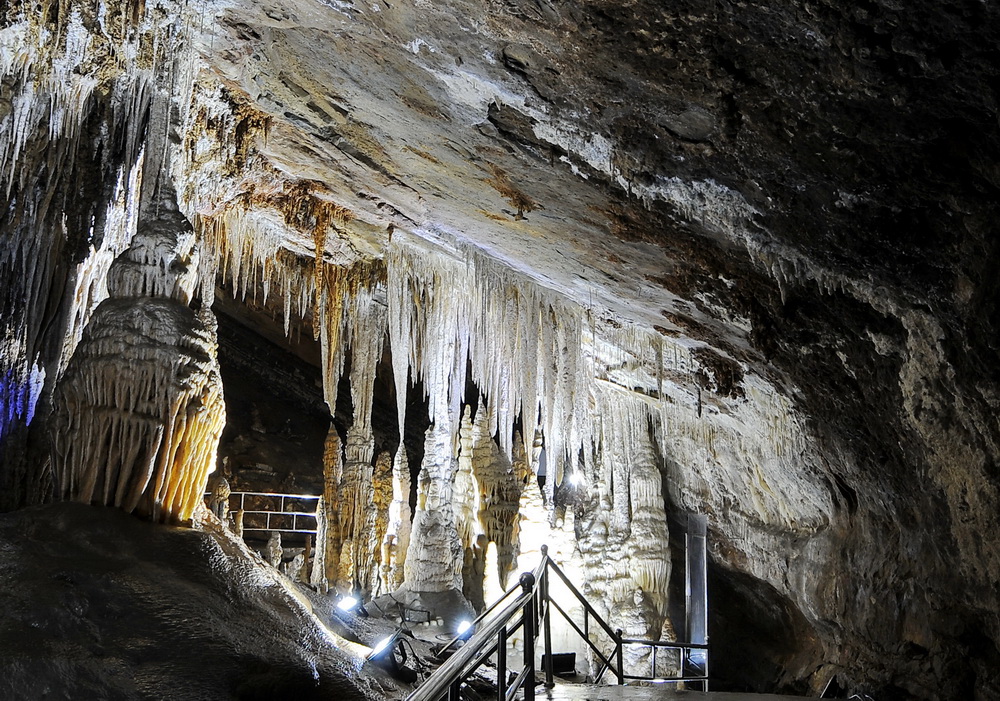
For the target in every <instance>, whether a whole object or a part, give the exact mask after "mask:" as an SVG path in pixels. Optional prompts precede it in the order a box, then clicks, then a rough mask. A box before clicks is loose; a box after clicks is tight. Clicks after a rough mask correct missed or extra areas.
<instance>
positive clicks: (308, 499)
mask: <svg viewBox="0 0 1000 701" xmlns="http://www.w3.org/2000/svg"><path fill="white" fill-rule="evenodd" d="M248 497H250V498H251V499H253V498H256V500H257V501H258V502H260V501H266V502H270V504H271V505H274V503H275V501H277V507H278V508H276V509H273V508H271V509H265V508H262V507H261V505H260V504H259V503H258V504H254V506H256V507H257V508H253V509H248V508H246V502H247V498H248ZM319 500H320V497H319V496H316V495H312V494H281V493H279V492H231V493H230V494H229V512H230V513H231V514H233V513H237V512H239V511H242V512H243V532H244V533H248V532H274V531H276V532H278V533H306V534H312V535H316V531H317V527H316V506H317V505H318V504H319ZM302 502H305V503H306V504H308V503H312V511H304V510H303V509H304V508H306V507H305V506H304V504H302ZM234 505H235V507H234ZM248 516H249V517H250V518H249V519H248V518H247V517H248ZM261 516H262V517H263V519H260V518H255V517H261ZM289 517H291V523H288V518H289ZM272 519H274V521H275V523H272ZM261 521H262V522H263V525H261ZM300 521H304V522H305V523H300Z"/></svg>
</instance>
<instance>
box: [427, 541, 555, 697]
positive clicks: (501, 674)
mask: <svg viewBox="0 0 1000 701" xmlns="http://www.w3.org/2000/svg"><path fill="white" fill-rule="evenodd" d="M544 571H545V558H544V557H543V558H542V562H541V563H540V564H539V565H538V567H537V568H536V569H535V572H534V573H532V572H525V573H524V574H522V575H521V577H520V580H519V582H518V583H519V585H520V589H521V593H520V594H518V595H517V597H516V598H514V599H513V600H512V601H511V602H510V603H509V604H507V606H505V607H504V608H503V609H502V610H501V611H500V612H499V613H498V614H497V615H496V616H494V617H493V618H491V619H489V620H487V621H485V622H484V623H483V626H482V628H480V629H479V630H477V631H476V632H475V634H474V635H473V636H472V637H471V638H469V640H468V641H466V642H465V644H464V645H462V647H459V648H457V649H456V651H455V652H454V654H452V656H451V657H449V658H448V659H447V660H445V662H444V664H442V665H441V666H440V667H439V668H438V669H436V670H435V671H434V673H433V674H431V675H430V676H429V677H428V678H427V680H426V681H425V682H424V683H423V684H421V685H420V687H419V688H417V690H416V691H414V692H413V693H412V694H410V695H409V696H408V697H407V701H438V699H441V698H442V697H444V696H445V695H447V696H448V698H449V700H450V701H458V699H459V689H460V688H461V685H462V683H463V682H464V681H465V680H466V679H468V678H469V676H470V675H472V673H473V672H475V671H476V669H478V668H479V666H480V665H482V664H483V663H484V662H485V661H486V660H487V659H489V657H490V656H491V655H492V654H493V653H494V652H496V653H497V656H498V658H499V659H498V664H497V695H498V699H500V700H501V701H509V699H511V698H513V696H514V694H516V693H517V689H518V688H519V687H522V686H523V687H524V698H525V701H532V700H533V699H534V690H535V687H534V684H525V681H526V680H527V679H528V677H529V676H531V677H534V673H535V645H534V640H535V637H536V634H537V633H536V632H537V630H538V628H537V625H536V609H535V603H536V602H535V597H536V593H537V584H538V579H539V577H541V576H543V575H544ZM516 590H517V588H516V587H515V588H512V589H510V590H508V591H507V592H505V593H504V596H503V597H502V598H507V597H508V596H509V595H510V594H511V593H512V592H514V591H516ZM519 613H520V614H521V617H520V619H519V620H516V621H515V620H514V618H515V616H517V615H518V614H519ZM480 618H482V616H481V617H480ZM520 628H523V629H524V667H523V668H522V670H521V672H520V673H519V674H518V675H517V677H515V679H514V681H513V683H512V684H510V685H509V686H508V684H507V679H506V677H507V669H506V667H507V665H506V660H507V638H509V637H510V635H511V634H512V633H514V632H516V631H517V630H518V629H520ZM454 642H455V641H454V640H453V641H452V642H450V643H448V645H446V646H445V647H444V648H442V651H443V650H445V649H447V648H449V647H450V646H451V645H453V644H454ZM439 654H440V653H439Z"/></svg>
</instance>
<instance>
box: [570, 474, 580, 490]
mask: <svg viewBox="0 0 1000 701" xmlns="http://www.w3.org/2000/svg"><path fill="white" fill-rule="evenodd" d="M569 483H570V484H572V485H573V486H574V487H578V486H580V485H581V484H583V475H582V474H580V473H579V472H575V471H574V472H573V474H571V475H570V476H569Z"/></svg>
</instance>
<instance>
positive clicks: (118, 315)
mask: <svg viewBox="0 0 1000 701" xmlns="http://www.w3.org/2000/svg"><path fill="white" fill-rule="evenodd" d="M196 267H197V265H196V253H195V249H194V239H193V234H192V232H191V229H190V226H189V225H188V224H187V222H186V220H185V219H184V218H183V216H181V215H180V214H179V213H178V212H176V211H175V210H170V209H168V208H166V207H165V208H164V212H163V216H162V218H159V219H155V220H152V221H149V222H146V223H144V224H143V225H142V226H141V227H140V230H139V232H138V233H137V234H136V237H135V239H134V241H133V244H132V246H131V247H130V248H129V249H128V250H127V251H125V252H124V253H123V254H122V255H121V256H119V258H118V259H117V260H116V261H115V263H114V265H112V267H111V270H110V273H109V276H108V291H109V293H110V297H109V298H108V299H107V300H105V301H104V302H102V303H101V305H100V306H99V307H98V308H97V310H96V311H95V312H94V314H93V316H92V318H91V320H90V323H89V324H88V325H87V327H86V329H85V330H84V334H83V338H82V340H81V341H80V344H79V345H78V347H77V349H76V353H75V354H74V356H73V358H72V360H71V361H70V363H69V365H68V367H67V370H66V374H65V375H64V376H63V378H62V380H61V382H60V385H59V388H58V392H57V399H56V413H55V417H54V436H53V452H52V466H53V472H54V475H55V478H56V483H57V489H58V493H59V495H60V496H61V498H63V499H72V500H76V501H82V502H86V503H96V504H106V505H114V506H118V507H121V508H123V509H125V510H126V511H136V510H137V511H139V512H140V513H141V514H143V515H145V516H147V517H150V518H152V519H153V520H156V521H169V522H186V521H189V520H190V519H191V516H192V515H193V513H194V510H195V508H196V506H198V505H199V504H200V503H201V501H202V497H203V495H204V492H205V483H206V480H207V478H208V475H209V473H210V472H211V471H212V470H213V469H214V467H215V457H216V449H217V447H218V441H219V436H220V435H221V433H222V428H223V426H224V425H225V404H224V402H223V398H222V380H221V377H220V376H219V369H218V363H217V361H216V339H215V320H214V317H213V315H212V313H211V312H210V311H209V310H207V309H202V310H201V311H198V312H195V311H193V310H192V309H190V308H189V307H188V306H187V305H188V303H189V302H190V301H191V299H192V295H193V289H194V286H195V284H196ZM123 361H126V362H123Z"/></svg>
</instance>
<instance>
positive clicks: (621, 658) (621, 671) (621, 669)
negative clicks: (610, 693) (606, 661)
mask: <svg viewBox="0 0 1000 701" xmlns="http://www.w3.org/2000/svg"><path fill="white" fill-rule="evenodd" d="M615 643H616V644H617V647H618V683H619V684H624V683H625V644H624V643H623V642H622V630H621V628H618V629H617V630H615Z"/></svg>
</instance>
